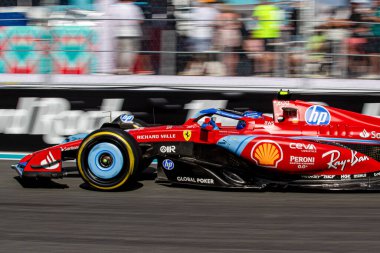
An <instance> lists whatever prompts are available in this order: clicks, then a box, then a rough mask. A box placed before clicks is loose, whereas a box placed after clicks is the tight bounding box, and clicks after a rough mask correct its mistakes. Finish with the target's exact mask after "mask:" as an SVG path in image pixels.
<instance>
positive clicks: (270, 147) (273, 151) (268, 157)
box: [251, 140, 283, 168]
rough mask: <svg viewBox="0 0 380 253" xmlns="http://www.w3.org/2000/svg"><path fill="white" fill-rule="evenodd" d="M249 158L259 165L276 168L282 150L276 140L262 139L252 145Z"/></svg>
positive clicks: (281, 155)
mask: <svg viewBox="0 0 380 253" xmlns="http://www.w3.org/2000/svg"><path fill="white" fill-rule="evenodd" d="M251 158H252V159H253V160H254V161H255V162H256V164H257V165H259V166H263V167H269V168H277V165H278V163H279V162H281V161H282V159H283V152H282V149H281V147H280V145H278V144H277V143H276V142H274V141H270V140H264V141H259V142H258V143H256V144H255V146H253V148H252V151H251Z"/></svg>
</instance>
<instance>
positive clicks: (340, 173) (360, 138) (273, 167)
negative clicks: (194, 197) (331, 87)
mask: <svg viewBox="0 0 380 253" xmlns="http://www.w3.org/2000/svg"><path fill="white" fill-rule="evenodd" d="M273 107H274V113H273V117H269V116H265V115H263V114H262V113H260V112H255V111H246V112H237V111H231V110H224V109H207V110H203V111H200V112H199V113H197V114H196V115H195V116H194V117H193V118H191V119H189V120H187V121H186V122H185V123H184V124H183V125H179V126H173V125H165V126H146V127H142V126H141V124H139V122H138V121H137V120H134V117H133V116H132V115H121V116H120V117H118V118H117V119H116V120H115V121H114V122H112V123H107V124H105V125H103V126H102V127H101V128H100V129H98V130H96V131H94V132H92V133H90V134H88V135H87V136H86V137H84V138H81V137H79V139H77V138H78V136H73V137H69V138H68V139H67V141H66V142H65V143H63V144H60V145H57V146H53V147H50V148H47V149H44V150H41V151H37V152H35V153H32V154H30V155H28V156H26V157H24V158H23V159H22V160H21V161H20V162H19V163H18V164H17V165H14V166H13V168H14V169H15V170H16V171H17V172H18V174H19V175H20V176H21V177H22V178H24V177H51V178H59V177H63V176H65V175H66V174H67V171H66V170H65V168H63V167H62V162H63V161H65V160H70V159H72V160H74V159H76V163H77V169H78V171H79V174H80V176H81V177H82V179H83V180H84V181H85V182H86V183H87V184H89V185H90V186H91V187H93V188H95V189H100V190H114V189H118V188H121V187H123V186H125V185H128V184H129V183H131V182H133V181H135V180H137V177H136V175H137V174H138V173H139V172H140V171H142V170H143V169H144V168H146V167H147V166H149V164H150V163H151V162H152V160H154V159H156V160H157V178H156V181H157V182H160V183H169V184H186V185H196V186H207V187H224V188H244V189H248V188H250V189H265V188H266V187H288V186H290V187H301V188H313V189H314V188H315V189H328V190H338V189H339V190H371V189H376V190H379V189H380V162H379V161H380V152H379V151H380V119H378V118H375V117H370V116H366V115H362V114H359V113H354V112H349V111H345V110H342V109H337V108H332V107H328V106H322V105H317V104H312V103H307V102H303V101H298V100H295V101H294V100H290V99H289V97H288V96H287V95H286V96H282V97H279V98H277V99H276V100H274V101H273Z"/></svg>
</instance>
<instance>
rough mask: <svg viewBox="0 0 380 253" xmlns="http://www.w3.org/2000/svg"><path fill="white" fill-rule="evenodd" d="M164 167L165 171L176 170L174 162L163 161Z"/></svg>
mask: <svg viewBox="0 0 380 253" xmlns="http://www.w3.org/2000/svg"><path fill="white" fill-rule="evenodd" d="M162 167H164V169H165V170H172V169H174V162H173V161H172V160H170V159H165V160H163V161H162Z"/></svg>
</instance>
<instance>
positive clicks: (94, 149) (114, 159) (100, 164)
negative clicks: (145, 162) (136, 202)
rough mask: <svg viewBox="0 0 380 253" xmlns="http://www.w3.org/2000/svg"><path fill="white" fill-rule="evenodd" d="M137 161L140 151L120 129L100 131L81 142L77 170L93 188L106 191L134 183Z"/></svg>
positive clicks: (136, 144)
mask: <svg viewBox="0 0 380 253" xmlns="http://www.w3.org/2000/svg"><path fill="white" fill-rule="evenodd" d="M140 160H141V150H140V147H139V145H138V143H137V142H136V140H135V139H134V138H133V137H132V136H131V135H130V134H128V133H127V132H125V131H123V130H121V129H116V128H102V129H99V130H97V131H94V132H92V133H91V134H89V135H88V136H87V137H86V138H85V139H84V140H83V141H82V144H81V145H80V147H79V150H78V155H77V167H78V170H79V173H80V176H81V177H82V179H83V180H84V181H85V182H86V183H88V184H89V185H90V186H91V187H92V188H95V189H98V190H104V191H109V190H117V189H120V188H122V187H125V186H126V185H128V184H131V183H133V182H134V179H135V175H136V174H137V173H138V169H139V165H140Z"/></svg>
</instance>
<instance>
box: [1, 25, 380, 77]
mask: <svg viewBox="0 0 380 253" xmlns="http://www.w3.org/2000/svg"><path fill="white" fill-rule="evenodd" d="M120 21H121V20H116V19H107V20H103V19H65V18H60V19H46V20H33V21H29V23H30V24H32V25H29V26H3V27H0V73H8V74H10V73H11V74H94V73H108V74H114V73H116V74H162V75H215V76H226V75H227V76H276V77H335V78H356V77H364V76H366V75H368V74H374V75H375V76H374V78H378V77H379V76H376V75H380V63H379V62H378V61H380V58H379V54H380V50H379V49H378V48H380V40H379V39H378V38H377V37H374V36H372V35H370V34H369V33H368V31H369V30H370V27H371V26H374V25H379V24H377V23H374V22H348V21H334V24H335V25H334V26H325V27H324V26H323V24H322V23H321V22H316V21H306V20H288V21H287V24H288V25H284V23H283V22H278V23H276V25H277V26H278V35H276V36H272V37H271V38H264V37H257V36H255V27H256V26H257V23H255V21H254V20H252V19H250V18H249V19H235V20H196V21H194V20H186V19H149V20H129V21H141V25H139V26H140V27H138V28H136V27H135V28H133V29H139V30H141V33H139V34H138V35H136V36H135V35H134V36H133V37H129V38H127V39H129V42H128V41H127V42H126V44H124V46H120V45H119V42H118V38H117V31H116V29H117V24H118V22H120ZM205 22H206V23H205ZM268 22H277V21H268ZM291 22H293V23H297V22H299V23H300V28H301V30H300V31H299V32H295V31H293V30H292V27H291V26H289V23H291ZM36 23H38V24H39V25H33V24H36ZM307 23H313V25H304V24H307ZM316 24H317V25H316ZM341 24H343V25H341ZM350 24H356V25H361V26H363V27H367V28H368V29H367V32H366V34H359V35H358V34H356V33H355V32H353V30H352V29H351V28H350ZM310 27H313V29H311V28H310ZM205 33H208V34H205ZM199 34H202V35H199ZM379 38H380V37H379ZM131 59H132V60H131ZM120 61H126V62H131V61H132V63H128V64H129V66H128V69H127V70H126V71H124V69H122V68H120V66H119V64H120ZM377 71H378V72H379V73H377Z"/></svg>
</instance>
